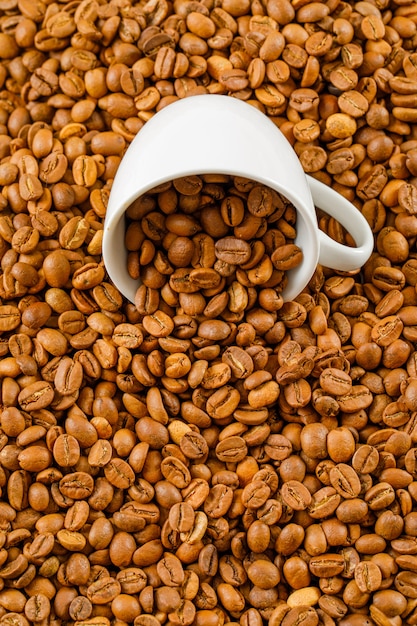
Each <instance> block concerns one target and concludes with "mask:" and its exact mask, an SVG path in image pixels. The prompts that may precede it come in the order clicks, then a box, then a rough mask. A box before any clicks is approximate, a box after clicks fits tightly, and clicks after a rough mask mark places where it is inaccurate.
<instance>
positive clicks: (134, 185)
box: [103, 95, 374, 302]
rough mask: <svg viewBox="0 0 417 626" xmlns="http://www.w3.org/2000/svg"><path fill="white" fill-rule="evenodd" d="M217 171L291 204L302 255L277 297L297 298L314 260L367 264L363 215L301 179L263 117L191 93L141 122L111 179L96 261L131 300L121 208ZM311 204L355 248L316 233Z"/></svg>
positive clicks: (341, 265)
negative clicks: (165, 186)
mask: <svg viewBox="0 0 417 626" xmlns="http://www.w3.org/2000/svg"><path fill="white" fill-rule="evenodd" d="M220 173H221V174H230V175H232V176H242V177H245V178H250V179H253V180H255V181H257V182H260V183H263V184H265V185H268V186H269V187H271V188H272V189H275V190H276V191H278V192H280V193H282V194H283V195H284V196H286V197H287V198H288V200H290V201H291V202H292V203H293V205H294V206H295V207H296V209H297V224H296V230H297V237H296V240H295V243H296V244H297V245H298V246H299V247H300V248H301V249H302V251H303V261H302V263H301V264H300V265H299V266H298V267H297V268H295V269H293V270H290V271H289V272H288V285H287V287H286V288H285V290H284V292H283V294H282V295H283V297H284V299H285V300H292V299H294V298H295V297H297V296H298V295H299V294H300V293H301V291H302V290H303V289H304V288H305V287H306V285H307V284H308V282H309V280H310V279H311V277H312V275H313V274H314V271H315V269H316V266H317V264H318V263H320V264H322V265H324V266H326V267H331V268H333V269H337V270H342V271H351V270H356V269H359V268H360V267H362V266H363V265H364V263H365V262H366V261H367V260H368V258H369V256H370V254H371V252H372V250H373V243H374V242H373V235H372V232H371V229H370V227H369V225H368V223H367V221H366V220H365V218H364V217H363V216H362V214H361V213H360V211H359V210H358V209H357V208H356V207H354V206H353V205H352V204H351V203H350V202H348V201H347V200H346V199H345V198H344V197H343V196H341V195H340V194H338V193H336V192H335V191H334V190H332V189H331V188H330V187H327V186H326V185H324V184H323V183H320V182H318V181H317V180H315V179H314V178H312V177H310V176H306V175H305V173H304V171H303V169H302V167H301V164H300V162H299V160H298V158H297V156H296V154H295V152H294V150H293V149H292V147H291V145H290V143H289V142H288V141H287V139H286V138H285V137H284V135H283V134H282V133H281V132H280V130H279V129H278V128H277V127H276V126H275V124H274V123H273V122H272V121H271V120H270V119H269V118H268V117H267V116H266V115H264V114H263V113H261V112H260V111H258V110H257V109H255V108H254V107H253V106H251V105H248V104H246V103H245V102H242V101H241V100H238V99H236V98H231V97H230V96H217V95H201V96H191V97H189V98H184V99H183V100H178V101H177V102H174V103H173V104H170V105H169V106H167V107H166V108H164V109H162V110H161V111H159V112H158V113H156V114H155V115H154V116H153V117H152V118H151V119H150V120H149V121H148V122H147V123H146V124H145V126H144V127H143V128H142V129H141V130H140V132H139V133H138V134H137V136H136V137H135V139H134V140H133V141H132V143H131V145H130V146H129V148H128V149H127V151H126V153H125V155H124V157H123V159H122V161H121V163H120V165H119V168H118V170H117V173H116V176H115V179H114V182H113V186H112V190H111V193H110V198H109V202H108V206H107V213H106V219H105V224H104V236H103V259H104V264H105V266H106V269H107V272H108V274H109V276H110V278H111V280H112V281H113V283H114V284H115V285H116V286H117V288H118V289H119V290H120V292H121V293H122V294H123V295H124V296H125V297H126V298H128V299H129V300H130V301H131V302H133V301H134V297H135V293H136V290H137V288H138V286H139V283H138V281H137V280H133V279H132V278H130V276H129V274H128V272H127V269H126V261H127V251H126V249H125V245H124V236H125V219H124V214H125V211H126V209H127V208H128V207H129V205H130V204H131V203H132V202H133V201H134V200H136V199H137V198H138V197H140V196H142V195H143V194H144V193H146V192H147V191H149V190H150V189H152V188H153V187H156V186H157V185H159V184H161V183H164V182H166V181H168V180H174V179H175V178H180V177H182V176H188V175H192V174H220ZM314 205H315V206H316V207H318V208H320V209H322V210H324V211H325V212H326V213H328V214H329V215H331V216H332V217H334V218H335V219H337V220H338V221H339V222H340V223H341V224H342V225H343V226H344V227H345V228H346V229H347V231H348V232H349V233H350V234H351V235H352V237H353V239H354V241H355V244H356V248H351V247H348V246H344V245H342V244H339V243H336V242H335V241H333V240H332V239H330V237H328V236H327V235H326V234H324V233H323V232H322V231H320V230H319V228H318V225H317V218H316V214H315V208H314Z"/></svg>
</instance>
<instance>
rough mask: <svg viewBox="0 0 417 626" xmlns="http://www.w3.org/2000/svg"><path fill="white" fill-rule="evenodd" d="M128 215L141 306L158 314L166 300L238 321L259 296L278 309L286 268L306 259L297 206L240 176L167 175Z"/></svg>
mask: <svg viewBox="0 0 417 626" xmlns="http://www.w3.org/2000/svg"><path fill="white" fill-rule="evenodd" d="M126 218H127V227H126V234H125V245H126V248H127V250H128V258H127V269H128V272H129V275H130V276H131V278H134V279H139V280H140V283H141V287H140V288H139V290H138V292H137V294H136V298H135V304H136V306H137V308H138V310H139V311H140V312H145V309H144V308H143V306H144V303H146V313H154V312H155V310H156V309H157V308H158V302H159V301H161V302H165V303H166V304H167V305H169V306H171V307H172V306H174V303H175V306H176V307H177V310H178V311H181V312H184V313H185V314H187V315H191V316H192V317H196V316H201V315H203V316H204V315H205V313H207V315H208V317H209V318H213V317H217V316H219V317H222V318H223V319H227V320H228V321H234V322H237V321H241V320H242V319H243V317H244V314H245V311H246V309H247V308H253V307H254V306H255V305H258V304H259V302H258V300H260V301H262V300H265V301H270V302H269V305H268V304H266V309H268V310H271V311H275V310H277V308H278V307H279V308H280V307H281V306H282V304H283V300H282V297H281V292H282V290H283V289H284V288H285V286H286V284H287V280H288V278H287V271H288V270H290V269H293V268H295V267H297V266H298V265H299V263H301V261H302V258H303V253H302V250H301V249H300V248H299V247H298V246H297V245H296V244H295V243H294V240H295V237H296V210H295V208H294V206H293V205H292V204H291V203H290V202H289V201H288V200H287V199H286V198H285V197H284V196H282V195H281V194H279V193H278V192H276V191H274V190H273V189H271V188H269V187H266V186H265V185H262V184H259V183H256V182H254V181H251V180H248V179H245V178H241V177H232V176H227V175H220V174H219V175H216V174H207V175H202V176H197V175H194V176H187V177H183V178H180V179H176V180H174V181H172V182H171V181H169V182H167V183H165V184H162V185H160V186H159V187H158V188H157V189H153V190H151V191H150V192H148V193H147V194H145V195H144V196H141V197H140V198H139V199H137V200H136V201H135V202H134V203H133V204H132V205H131V206H130V207H129V208H128V209H127V212H126ZM249 303H250V304H249ZM248 305H249V306H248Z"/></svg>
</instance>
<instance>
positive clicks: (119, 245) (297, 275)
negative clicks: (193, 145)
mask: <svg viewBox="0 0 417 626" xmlns="http://www.w3.org/2000/svg"><path fill="white" fill-rule="evenodd" d="M222 173H224V172H222ZM194 174H197V175H204V174H219V172H216V171H213V172H196V171H192V172H186V173H182V176H189V175H194ZM227 174H228V175H230V176H241V177H245V178H250V180H252V181H253V182H255V183H260V184H262V185H266V186H268V187H270V188H271V189H273V190H275V191H277V192H278V193H279V194H281V195H282V196H284V197H286V198H287V199H288V195H290V194H288V195H287V194H286V193H285V191H283V189H282V188H281V186H280V185H278V184H275V183H274V182H271V181H265V180H261V179H260V177H249V176H246V175H243V174H242V173H241V172H227ZM182 176H181V177H182ZM168 181H172V178H171V177H169V178H166V179H165V180H162V179H160V180H158V185H161V184H163V183H166V182H168ZM154 188H155V185H154V184H152V185H150V186H149V187H148V189H147V190H145V191H143V192H142V193H141V194H140V195H138V196H136V197H134V198H131V199H129V200H128V201H127V202H126V203H125V205H124V206H123V207H120V210H119V212H118V213H117V215H115V214H114V215H113V219H112V221H111V223H110V225H109V226H108V231H107V232H106V237H105V240H104V242H103V254H104V258H105V260H106V259H107V260H106V269H107V271H108V274H109V275H110V278H111V280H112V281H113V283H114V284H115V285H116V286H117V287H118V289H119V291H120V292H121V293H122V294H123V295H124V296H125V297H126V298H128V299H129V300H130V301H131V302H134V299H135V294H136V291H137V289H138V287H139V286H140V284H141V282H140V280H136V279H133V278H131V277H130V276H129V274H128V271H127V258H128V252H127V249H126V246H125V232H126V226H127V219H126V210H127V209H128V208H129V206H131V205H132V204H133V202H135V201H136V200H137V199H139V198H140V197H142V196H145V195H146V194H147V193H149V192H151V191H152V189H154ZM289 201H290V202H291V200H289ZM293 206H295V204H294V202H293ZM296 210H297V220H296V224H295V228H296V237H295V240H294V243H295V244H296V245H297V246H298V247H300V248H301V250H302V252H303V260H302V262H301V264H300V265H298V266H297V267H296V268H294V269H291V270H287V272H286V274H287V277H288V282H287V286H286V287H285V288H284V290H283V292H282V295H283V298H284V300H292V299H294V298H295V297H297V296H298V295H299V294H300V293H301V291H302V290H303V289H304V288H305V286H306V285H307V283H308V281H309V280H310V279H311V277H312V275H313V273H314V271H315V268H316V266H317V263H318V256H319V241H318V231H317V223H314V217H313V218H312V216H311V212H309V211H306V210H305V209H304V208H303V207H301V209H300V208H297V207H296ZM313 210H314V209H313ZM313 214H314V213H313ZM271 228H274V225H273V224H272V225H271Z"/></svg>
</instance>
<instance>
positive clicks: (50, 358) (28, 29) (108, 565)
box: [0, 0, 417, 626]
mask: <svg viewBox="0 0 417 626" xmlns="http://www.w3.org/2000/svg"><path fill="white" fill-rule="evenodd" d="M416 50H417V6H416V3H415V2H412V1H411V0H397V1H393V0H374V1H358V2H354V1H349V2H343V1H341V0H328V1H327V2H308V1H306V0H252V2H250V0H201V1H197V0H174V1H173V2H171V1H170V0H148V1H147V2H145V1H143V2H137V3H135V2H134V1H133V0H109V1H103V0H82V1H81V2H80V1H79V0H73V1H70V2H49V1H46V2H45V1H44V0H36V1H35V0H0V186H1V194H0V355H1V360H0V402H1V407H0V408H1V412H0V489H1V501H0V626H29V625H30V624H39V625H41V626H46V625H47V624H48V625H49V624H50V625H52V626H67V625H68V626H94V625H96V626H125V625H126V624H133V625H134V626H159V625H162V624H166V625H167V626H225V625H226V626H263V625H267V626H293V625H294V624H297V625H298V626H318V625H320V626H333V625H334V624H340V625H341V626H401V625H402V624H410V625H413V624H416V623H417V592H416V584H417V480H416V479H417V351H416V341H417V287H416V285H417V253H416V247H415V246H416V237H417V190H416V187H417V178H416V176H417V126H416V124H415V122H416V121H417V112H416V111H417V109H416V104H417V52H416ZM206 93H209V94H210V93H211V94H225V95H228V96H230V97H237V98H240V99H242V100H245V101H247V102H248V103H249V104H250V105H252V106H255V107H257V108H258V109H259V110H260V111H262V112H263V113H265V115H267V116H268V117H269V118H270V119H271V120H272V121H273V122H274V123H275V124H276V125H277V126H278V127H279V128H280V129H281V131H282V132H283V133H284V134H285V136H286V137H287V139H288V140H289V141H290V143H291V144H292V145H293V147H294V149H295V151H296V153H297V155H298V157H299V159H300V162H301V164H302V166H303V168H304V170H305V171H306V172H308V173H309V174H311V175H312V176H315V177H317V178H318V179H320V180H321V181H323V182H324V183H326V184H328V185H331V186H332V187H333V188H334V189H336V190H337V191H338V192H339V193H341V194H342V195H344V196H345V197H346V198H348V199H349V200H350V201H351V202H353V203H354V204H355V206H356V207H357V209H358V210H359V211H361V212H362V213H363V215H364V216H365V217H366V219H367V221H368V222H369V224H370V226H371V228H372V231H373V233H374V236H375V247H374V252H373V254H372V256H371V258H370V260H369V261H368V262H367V263H366V265H365V266H364V267H363V268H358V271H357V272H351V273H338V272H335V271H333V270H329V269H327V268H324V267H318V268H317V271H316V273H315V275H314V276H313V278H312V280H311V281H310V283H309V286H308V288H307V289H306V290H305V292H304V293H302V294H300V296H299V297H298V298H297V300H296V301H294V302H289V303H285V304H284V303H283V301H282V298H281V296H280V292H279V289H276V285H272V286H269V287H266V288H261V287H253V286H252V284H251V281H249V284H245V280H246V278H245V276H246V274H245V272H246V270H243V273H239V274H236V277H237V280H235V281H234V282H235V283H236V284H234V285H233V288H230V287H231V286H230V285H227V280H226V278H227V277H225V285H227V290H226V289H221V290H220V291H219V292H216V287H213V285H212V283H211V282H210V281H211V280H212V278H213V274H211V273H210V272H208V273H207V272H205V271H200V269H201V268H195V269H196V273H195V274H194V275H193V276H194V280H195V281H197V282H198V281H199V282H198V284H199V285H200V288H201V294H199V295H200V296H201V298H202V299H203V300H201V299H199V301H198V302H197V300H196V299H195V298H194V297H193V298H190V297H189V295H193V294H185V295H184V297H183V298H182V301H181V302H177V300H176V299H175V297H173V295H172V293H171V291H170V290H169V289H167V288H166V286H165V284H161V285H156V286H155V283H153V286H154V288H150V287H148V286H146V284H144V285H143V287H141V289H140V290H139V291H138V294H137V297H136V301H135V304H131V303H129V302H127V301H125V300H124V299H123V297H122V296H121V294H120V293H119V292H118V290H117V289H116V287H115V286H114V285H112V284H111V282H110V281H109V279H108V276H107V274H106V270H105V267H104V265H103V260H102V255H101V244H102V235H103V221H104V217H105V212H106V204H107V200H108V197H109V192H110V189H111V184H112V180H113V179H114V176H115V173H116V171H117V168H118V165H119V163H120V160H121V158H122V156H123V153H124V151H125V150H126V148H127V147H128V145H129V143H130V142H131V141H132V139H133V138H134V137H135V135H136V134H137V133H138V132H140V129H141V128H142V127H143V126H144V124H146V122H147V121H148V120H149V119H150V118H151V117H152V115H154V114H155V112H157V111H159V110H161V109H162V108H163V107H165V106H168V105H169V104H170V103H172V102H173V101H175V100H176V99H178V98H184V97H187V96H189V95H198V94H206ZM201 122H202V124H204V120H201ZM224 149H226V146H219V150H224ZM193 182H195V181H191V183H193ZM203 183H204V185H205V188H204V194H202V193H201V190H200V191H198V192H196V193H194V192H195V187H194V185H193V184H191V185H190V181H189V180H188V181H181V185H180V187H179V189H178V190H176V191H178V192H179V194H181V195H182V196H186V197H187V198H188V200H187V201H185V200H184V199H183V201H182V202H183V205H182V207H181V209H183V208H184V207H186V211H183V210H182V212H183V213H186V212H187V211H189V212H190V213H189V214H188V216H189V217H192V211H193V210H196V208H197V209H198V207H200V206H201V205H200V204H199V203H200V202H203V201H205V197H206V196H207V195H209V194H206V192H207V187H208V188H209V189H211V191H212V194H213V195H212V196H210V197H211V198H212V201H211V205H212V206H211V207H207V211H206V213H204V212H203V211H202V214H205V215H206V224H203V226H204V228H205V229H206V227H207V226H206V225H207V224H208V223H211V220H210V219H209V218H210V215H213V212H214V213H215V214H216V212H220V214H221V206H220V204H217V205H216V201H215V185H216V182H215V181H213V180H211V181H210V180H207V179H206V180H203ZM241 183H242V185H243V187H244V181H241ZM210 185H211V187H210ZM159 191H160V196H159V198H158V202H161V199H162V202H163V206H164V207H165V211H166V212H167V213H169V212H170V211H171V208H172V206H173V203H174V202H175V197H176V196H175V194H173V193H172V189H166V190H165V191H163V190H159ZM243 191H244V192H245V190H244V189H243ZM161 194H165V195H164V196H163V197H162V198H161ZM199 194H200V195H199ZM130 210H131V211H132V212H133V213H135V211H136V215H132V216H131V217H132V223H134V222H135V220H136V221H139V220H140V226H141V228H142V229H143V224H142V220H144V219H145V218H146V216H147V215H148V214H149V213H151V211H152V210H153V203H152V198H150V196H148V197H145V198H142V199H141V200H140V201H138V202H137V204H136V205H134V206H133V207H131V209H130ZM241 210H242V209H241V207H240V206H239V203H238V202H237V203H236V201H234V202H233V203H231V204H230V205H228V206H227V207H226V208H224V209H223V214H224V215H226V216H227V219H229V220H235V219H238V218H237V217H236V216H239V215H240V212H241ZM217 214H218V213H217ZM169 217H170V218H171V226H172V225H173V226H172V227H173V228H175V229H176V231H172V232H173V234H174V237H172V240H171V242H170V244H172V246H173V248H172V250H171V256H172V258H173V259H175V262H176V263H179V264H180V266H179V269H178V270H177V272H179V275H178V280H177V284H180V282H181V281H182V279H181V271H180V269H181V264H182V263H184V262H185V260H184V259H187V258H189V256H190V250H191V247H190V245H189V243H188V241H184V240H183V241H180V242H177V244H175V240H176V238H184V239H188V240H189V239H190V237H191V238H192V237H195V236H196V234H195V233H192V232H191V233H190V232H189V231H187V228H189V227H190V222H192V220H191V219H188V220H182V221H181V222H180V223H179V222H178V216H175V210H174V212H173V213H172V215H169ZM255 217H256V216H255ZM257 218H259V219H260V220H262V219H263V217H262V216H257ZM318 219H319V224H320V227H321V228H322V229H323V230H324V231H326V232H327V233H328V234H329V235H330V236H331V237H333V238H334V239H336V240H338V241H341V242H343V243H346V244H348V245H353V242H352V240H351V238H350V237H349V236H348V235H347V234H346V233H345V232H344V231H343V229H342V228H341V227H340V225H339V224H338V223H337V222H335V220H334V219H332V218H329V217H328V216H325V215H322V214H320V213H319V215H318ZM145 221H147V220H145ZM284 221H285V224H284V223H281V227H282V228H281V232H283V233H284V238H286V237H288V238H289V239H291V236H290V235H291V233H292V232H293V230H294V228H296V224H294V223H291V222H290V221H287V220H284ZM151 224H152V230H153V229H154V228H157V227H158V222H157V221H156V222H155V221H151ZM249 226H251V227H252V226H253V224H249ZM135 229H136V230H135ZM282 229H284V230H282ZM138 230H139V229H138V227H137V226H132V227H131V231H130V232H129V237H127V246H128V249H129V251H130V252H132V253H136V252H138V250H134V249H132V250H130V248H129V247H132V246H134V245H135V243H134V242H135V241H137V236H138ZM272 230H273V229H272ZM270 231H271V229H270V228H269V227H268V226H267V228H266V234H265V237H266V244H265V245H267V246H270V247H271V249H272V250H273V249H275V248H276V247H277V246H276V245H274V242H275V244H276V239H275V234H274V233H272V232H270ZM248 232H249V233H250V232H251V231H248ZM197 236H198V235H197ZM224 236H225V235H220V234H218V235H213V237H214V238H215V239H216V240H217V239H221V238H222V237H224ZM251 237H252V235H250V234H249V235H248V236H247V239H251ZM193 243H194V242H193ZM203 243H204V242H203ZM263 243H265V242H263ZM183 244H184V245H183ZM194 245H195V244H194ZM222 245H223V244H222ZM280 245H282V241H281V242H280ZM287 245H291V244H287ZM154 247H155V246H154V245H153V244H152V240H151V239H150V238H149V237H146V238H145V239H144V241H143V245H142V248H141V250H140V255H137V257H136V256H135V254H131V255H130V259H131V266H130V270H131V271H132V272H134V271H136V272H137V273H138V276H140V275H141V272H142V277H143V266H147V265H149V264H150V261H149V260H148V259H151V260H152V259H153V255H154V254H155V250H154ZM220 247H222V246H220ZM202 250H206V252H207V250H208V253H210V246H209V247H207V246H206V247H204V245H203V247H202ZM253 250H254V254H255V252H256V253H257V254H259V253H260V247H259V246H258V247H257V248H255V246H254V247H253ZM187 255H188V257H187ZM289 256H291V255H289ZM147 260H148V261H147ZM278 260H279V261H282V259H281V258H280V259H277V261H278ZM164 263H165V259H164V258H163V256H162V255H160V257H158V265H157V268H156V272H155V271H149V272H148V276H146V273H145V281H146V280H149V281H151V280H152V281H156V280H157V279H158V273H159V274H161V272H160V269H161V268H163V267H165V265H164ZM187 263H188V261H187ZM222 263H224V267H223V270H224V271H226V270H227V267H226V266H227V261H223V262H222ZM265 263H266V265H267V264H268V263H267V261H266V262H265ZM265 263H264V265H262V271H265ZM158 268H159V269H158ZM248 271H250V270H248ZM253 275H254V273H253V274H251V276H253ZM238 276H239V277H240V280H239V278H238ZM213 289H214V292H213V291H211V290H213ZM255 292H256V293H255ZM255 295H256V300H255ZM230 303H232V309H235V310H231V308H230ZM196 306H197V310H195V307H196ZM154 307H155V308H154ZM201 307H204V308H203V310H204V311H205V315H204V319H202V317H201V313H200V312H199V311H200V310H201ZM150 309H153V311H152V312H150ZM193 309H194V310H193Z"/></svg>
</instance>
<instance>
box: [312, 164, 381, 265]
mask: <svg viewBox="0 0 417 626" xmlns="http://www.w3.org/2000/svg"><path fill="white" fill-rule="evenodd" d="M307 180H308V184H309V187H310V192H311V195H312V198H313V202H314V205H315V206H316V207H317V208H319V209H321V210H323V211H324V212H325V213H328V214H329V215H331V216H332V217H334V218H335V219H336V220H337V221H338V222H340V224H342V226H344V227H345V228H346V230H347V231H348V232H349V233H350V235H352V237H353V239H354V240H355V243H356V248H350V247H349V246H345V245H343V244H341V243H337V242H336V241H334V240H333V239H331V238H330V237H329V236H328V235H326V234H325V233H324V232H323V231H321V230H319V241H320V254H319V263H320V264H321V265H324V266H325V267H330V268H332V269H336V270H341V271H352V270H357V269H359V268H361V267H362V266H363V265H364V264H365V263H366V261H367V260H368V259H369V257H370V256H371V254H372V251H373V248H374V237H373V234H372V231H371V229H370V226H369V224H368V222H367V221H366V219H365V218H364V217H363V215H362V213H361V212H360V211H359V210H358V209H357V208H356V207H355V206H354V205H353V204H352V203H351V202H349V201H348V200H346V198H345V197H344V196H342V195H341V194H339V193H337V191H335V190H334V189H332V188H331V187H328V186H327V185H325V184H324V183H322V182H320V181H319V180H316V179H315V178H313V177H312V176H308V175H307Z"/></svg>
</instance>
